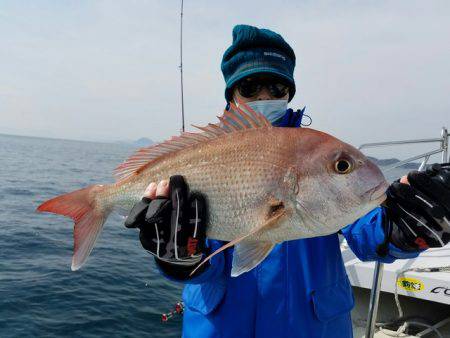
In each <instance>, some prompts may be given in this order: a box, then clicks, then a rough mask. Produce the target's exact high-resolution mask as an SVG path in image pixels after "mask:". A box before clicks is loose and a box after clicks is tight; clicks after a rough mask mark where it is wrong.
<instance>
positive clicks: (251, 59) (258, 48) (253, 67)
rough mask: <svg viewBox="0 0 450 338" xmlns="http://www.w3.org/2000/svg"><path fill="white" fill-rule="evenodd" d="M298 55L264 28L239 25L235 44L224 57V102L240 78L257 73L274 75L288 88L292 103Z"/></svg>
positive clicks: (277, 35) (234, 36) (230, 95)
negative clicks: (285, 83) (296, 56)
mask: <svg viewBox="0 0 450 338" xmlns="http://www.w3.org/2000/svg"><path fill="white" fill-rule="evenodd" d="M294 67H295V54H294V51H293V50H292V48H291V46H289V44H288V43H287V42H286V41H284V39H283V38H282V37H281V35H279V34H277V33H275V32H273V31H271V30H269V29H264V28H261V29H260V28H257V27H253V26H248V25H237V26H235V27H234V28H233V43H232V44H231V46H230V47H229V48H228V49H227V50H226V51H225V53H224V55H223V58H222V64H221V68H222V73H223V77H224V78H225V83H226V88H225V99H226V100H227V102H229V101H230V100H231V98H232V92H231V89H232V88H233V86H234V85H235V84H236V83H237V82H238V81H239V80H241V79H243V78H245V77H248V76H250V75H255V74H264V73H265V74H272V75H275V76H277V77H279V78H280V79H282V80H284V81H285V82H287V84H288V85H289V101H291V100H292V98H293V96H294V94H295V82H294V77H293V73H294Z"/></svg>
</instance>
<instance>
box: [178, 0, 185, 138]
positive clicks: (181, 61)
mask: <svg viewBox="0 0 450 338" xmlns="http://www.w3.org/2000/svg"><path fill="white" fill-rule="evenodd" d="M179 67H180V84H181V131H182V132H184V91H183V0H181V10H180V66H179Z"/></svg>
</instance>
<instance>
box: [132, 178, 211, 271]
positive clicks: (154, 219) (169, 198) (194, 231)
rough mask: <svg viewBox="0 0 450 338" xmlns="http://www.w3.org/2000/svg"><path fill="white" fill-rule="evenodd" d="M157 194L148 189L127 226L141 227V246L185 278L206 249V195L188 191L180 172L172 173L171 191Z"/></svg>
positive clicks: (163, 266)
mask: <svg viewBox="0 0 450 338" xmlns="http://www.w3.org/2000/svg"><path fill="white" fill-rule="evenodd" d="M149 187H150V188H151V186H149ZM153 189H156V188H155V187H154V188H153ZM150 190H151V189H150ZM147 192H148V191H147ZM151 195H153V196H152V197H153V198H150V196H151ZM154 195H156V193H155V191H153V192H148V193H147V196H145V195H144V197H143V198H142V200H141V201H140V202H138V203H136V204H135V205H134V207H133V208H132V209H131V211H130V214H129V215H128V217H127V219H126V221H125V226H126V227H127V228H139V229H140V234H139V239H140V241H141V244H142V246H143V247H144V249H146V250H148V251H149V252H150V253H151V254H152V255H154V256H155V259H156V262H157V264H158V265H159V266H160V268H161V269H162V270H163V271H164V272H165V273H166V274H168V275H170V276H172V277H174V278H176V279H186V278H187V277H188V276H189V273H190V272H191V271H192V270H193V269H194V268H195V267H196V266H197V265H198V264H199V263H200V261H201V259H202V256H203V255H202V253H203V252H204V251H205V233H206V224H207V219H206V218H207V210H206V208H207V207H206V201H205V198H204V197H203V195H202V194H200V193H198V192H195V193H189V191H188V187H187V185H186V182H185V180H184V178H183V177H182V176H179V175H177V176H172V177H170V182H169V193H168V194H166V195H165V196H164V195H162V196H156V197H155V196H154Z"/></svg>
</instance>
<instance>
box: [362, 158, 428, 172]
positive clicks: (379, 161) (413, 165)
mask: <svg viewBox="0 0 450 338" xmlns="http://www.w3.org/2000/svg"><path fill="white" fill-rule="evenodd" d="M367 158H368V159H369V160H371V161H372V162H374V163H375V164H376V165H378V166H380V167H389V166H392V165H394V164H396V163H398V162H400V160H399V159H398V158H386V159H378V158H376V157H371V156H367ZM419 167H420V163H415V162H411V163H405V164H402V165H401V166H399V168H405V169H411V170H414V169H419Z"/></svg>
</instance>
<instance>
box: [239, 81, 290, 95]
mask: <svg viewBox="0 0 450 338" xmlns="http://www.w3.org/2000/svg"><path fill="white" fill-rule="evenodd" d="M263 87H265V88H266V89H267V90H268V91H269V92H270V95H271V96H272V97H275V98H277V99H280V98H282V97H284V96H286V94H288V93H289V86H288V85H286V84H285V83H283V82H281V81H280V80H278V79H270V78H268V79H261V78H253V77H247V78H245V79H243V80H241V81H239V83H238V84H237V89H238V91H239V94H241V96H242V97H245V98H251V97H255V96H257V95H258V94H259V93H260V92H261V90H262V89H263Z"/></svg>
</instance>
